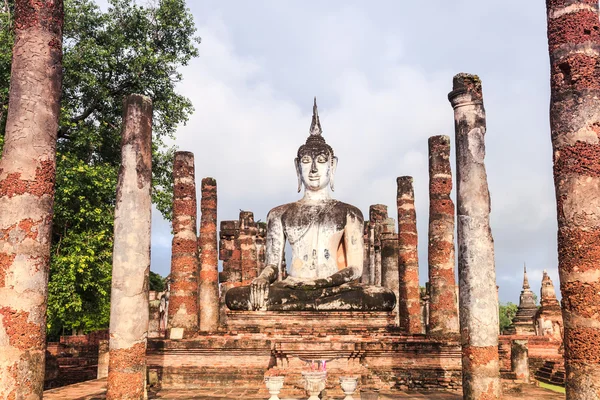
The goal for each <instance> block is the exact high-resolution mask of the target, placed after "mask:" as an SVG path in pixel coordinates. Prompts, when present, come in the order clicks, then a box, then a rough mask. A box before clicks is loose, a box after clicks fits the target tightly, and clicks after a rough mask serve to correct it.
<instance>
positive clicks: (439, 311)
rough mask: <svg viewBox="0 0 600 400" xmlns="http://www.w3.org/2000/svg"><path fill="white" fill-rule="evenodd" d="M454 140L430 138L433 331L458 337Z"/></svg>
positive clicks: (430, 279)
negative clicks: (453, 189) (455, 273)
mask: <svg viewBox="0 0 600 400" xmlns="http://www.w3.org/2000/svg"><path fill="white" fill-rule="evenodd" d="M450 192H452V171H451V169H450V137H449V136H443V135H442V136H432V137H430V138H429V249H428V254H429V288H430V293H429V295H430V298H429V327H428V332H427V333H428V334H429V335H431V336H452V335H456V336H458V332H459V322H458V313H457V307H456V302H457V301H456V278H455V276H454V203H453V202H452V199H451V198H450Z"/></svg>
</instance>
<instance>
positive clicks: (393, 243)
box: [381, 219, 400, 325]
mask: <svg viewBox="0 0 600 400" xmlns="http://www.w3.org/2000/svg"><path fill="white" fill-rule="evenodd" d="M392 221H393V219H392ZM392 230H393V227H392ZM381 286H383V287H385V288H388V289H390V290H391V291H392V292H394V294H395V295H396V307H395V308H394V312H395V313H396V325H398V324H399V323H400V314H399V313H398V298H399V297H400V282H399V272H398V235H397V234H396V232H394V231H392V232H384V233H383V234H382V235H381Z"/></svg>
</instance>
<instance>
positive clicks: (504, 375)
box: [500, 371, 517, 381]
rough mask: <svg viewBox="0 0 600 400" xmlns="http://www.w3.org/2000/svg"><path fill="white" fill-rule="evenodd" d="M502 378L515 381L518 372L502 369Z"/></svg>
mask: <svg viewBox="0 0 600 400" xmlns="http://www.w3.org/2000/svg"><path fill="white" fill-rule="evenodd" d="M500 378H502V379H507V380H511V381H514V380H516V379H517V374H515V373H514V372H512V371H500Z"/></svg>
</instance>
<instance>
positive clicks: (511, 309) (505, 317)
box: [499, 301, 517, 333]
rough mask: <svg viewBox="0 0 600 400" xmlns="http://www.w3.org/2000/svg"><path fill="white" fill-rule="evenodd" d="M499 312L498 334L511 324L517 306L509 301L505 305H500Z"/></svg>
mask: <svg viewBox="0 0 600 400" xmlns="http://www.w3.org/2000/svg"><path fill="white" fill-rule="evenodd" d="M499 312H500V319H499V321H500V332H501V333H502V332H503V331H504V330H506V329H507V328H508V327H509V326H510V325H511V324H512V321H513V318H514V317H515V315H516V314H517V305H516V304H513V303H511V302H510V301H509V302H508V303H506V304H500V307H499Z"/></svg>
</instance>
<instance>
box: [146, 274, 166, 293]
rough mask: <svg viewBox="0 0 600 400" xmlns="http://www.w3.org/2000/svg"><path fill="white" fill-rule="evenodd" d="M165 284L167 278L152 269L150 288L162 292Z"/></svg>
mask: <svg viewBox="0 0 600 400" xmlns="http://www.w3.org/2000/svg"><path fill="white" fill-rule="evenodd" d="M165 286H166V284H165V278H163V277H162V276H160V275H159V274H157V273H156V272H152V271H150V290H154V291H156V292H162V291H163V290H165Z"/></svg>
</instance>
